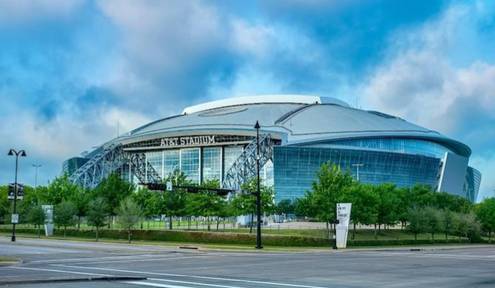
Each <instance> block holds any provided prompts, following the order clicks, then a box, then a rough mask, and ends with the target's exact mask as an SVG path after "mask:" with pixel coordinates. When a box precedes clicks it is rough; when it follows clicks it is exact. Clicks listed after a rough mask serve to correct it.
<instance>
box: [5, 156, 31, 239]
mask: <svg viewBox="0 0 495 288" xmlns="http://www.w3.org/2000/svg"><path fill="white" fill-rule="evenodd" d="M7 155H9V156H14V155H15V181H14V212H13V213H12V215H14V214H17V190H18V189H19V187H17V171H18V166H19V156H21V157H26V151H24V150H20V151H16V150H14V149H10V150H9V153H8V154H7ZM15 222H16V221H12V242H15Z"/></svg>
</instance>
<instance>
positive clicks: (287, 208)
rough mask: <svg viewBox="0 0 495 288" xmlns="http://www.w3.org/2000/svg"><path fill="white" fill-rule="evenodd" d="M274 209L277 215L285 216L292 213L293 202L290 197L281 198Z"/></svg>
mask: <svg viewBox="0 0 495 288" xmlns="http://www.w3.org/2000/svg"><path fill="white" fill-rule="evenodd" d="M275 210H276V212H277V214H278V215H283V216H285V217H287V215H288V214H293V213H294V203H293V202H292V201H291V200H290V199H283V200H280V202H278V203H277V205H276V207H275Z"/></svg>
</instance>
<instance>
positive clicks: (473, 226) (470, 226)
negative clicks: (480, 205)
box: [456, 213, 481, 242]
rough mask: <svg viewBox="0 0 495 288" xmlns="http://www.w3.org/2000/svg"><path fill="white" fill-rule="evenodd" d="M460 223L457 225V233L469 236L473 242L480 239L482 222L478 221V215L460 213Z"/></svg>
mask: <svg viewBox="0 0 495 288" xmlns="http://www.w3.org/2000/svg"><path fill="white" fill-rule="evenodd" d="M458 215H459V216H458V217H459V225H457V231H456V232H457V234H458V235H460V236H463V237H466V238H468V239H469V240H470V241H471V242H476V241H478V240H479V239H480V230H481V227H480V223H479V222H478V221H476V217H475V215H474V214H472V213H467V214H462V213H459V214H458Z"/></svg>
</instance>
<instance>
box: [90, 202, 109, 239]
mask: <svg viewBox="0 0 495 288" xmlns="http://www.w3.org/2000/svg"><path fill="white" fill-rule="evenodd" d="M107 209H108V208H107V207H106V204H105V201H104V200H103V199H102V198H96V199H94V200H93V201H91V202H90V203H89V210H88V216H87V218H88V224H89V225H91V226H93V227H95V229H96V241H98V239H99V231H100V228H101V227H103V226H105V224H106V221H105V220H106V218H107V217H108V214H107V211H108V210H107Z"/></svg>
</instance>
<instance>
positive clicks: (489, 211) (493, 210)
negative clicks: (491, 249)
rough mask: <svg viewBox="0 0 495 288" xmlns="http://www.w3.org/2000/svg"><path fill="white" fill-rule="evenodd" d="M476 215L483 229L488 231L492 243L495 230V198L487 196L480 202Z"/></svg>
mask: <svg viewBox="0 0 495 288" xmlns="http://www.w3.org/2000/svg"><path fill="white" fill-rule="evenodd" d="M476 217H477V218H478V220H479V221H480V223H481V228H482V229H483V231H485V232H487V233H488V241H489V242H490V243H491V241H492V232H493V231H495V198H487V199H485V200H483V202H481V203H480V204H478V206H477V207H476Z"/></svg>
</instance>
